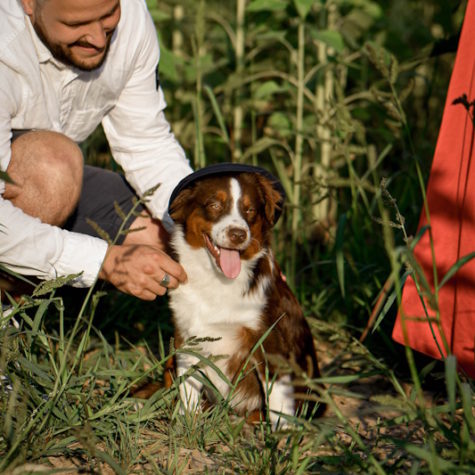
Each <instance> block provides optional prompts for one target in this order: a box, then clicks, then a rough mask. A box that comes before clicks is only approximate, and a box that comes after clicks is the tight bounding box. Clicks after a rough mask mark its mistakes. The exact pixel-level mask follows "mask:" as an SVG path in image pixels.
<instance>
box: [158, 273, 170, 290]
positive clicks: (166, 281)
mask: <svg viewBox="0 0 475 475" xmlns="http://www.w3.org/2000/svg"><path fill="white" fill-rule="evenodd" d="M160 285H161V286H162V287H165V288H168V286H169V285H170V276H169V275H168V274H167V273H165V275H164V276H163V277H162V280H161V281H160Z"/></svg>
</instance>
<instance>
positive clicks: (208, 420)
mask: <svg viewBox="0 0 475 475" xmlns="http://www.w3.org/2000/svg"><path fill="white" fill-rule="evenodd" d="M148 5H149V9H150V11H151V13H152V15H153V17H154V19H155V21H156V23H157V26H158V33H159V36H160V40H161V62H160V77H161V82H162V85H163V87H164V90H165V93H166V96H167V101H168V104H169V108H168V118H169V120H170V122H171V123H172V125H173V128H174V131H175V133H176V135H177V136H178V138H179V140H180V142H181V143H182V144H183V145H184V146H185V148H186V150H187V153H188V156H189V157H190V160H191V162H192V163H193V165H194V166H195V167H201V166H204V165H206V164H209V163H215V162H219V161H224V160H233V161H240V162H247V163H254V164H259V165H261V166H265V167H268V168H269V169H271V170H272V171H274V172H275V173H276V174H277V175H278V176H279V177H280V178H281V180H282V182H283V184H284V187H285V189H286V192H287V195H288V201H287V205H286V208H285V210H284V214H283V218H282V219H281V221H280V223H279V226H278V228H277V229H276V233H275V237H276V239H275V247H276V251H277V254H278V257H279V260H280V262H281V263H282V265H283V268H284V269H285V273H286V275H287V278H288V281H289V283H290V284H291V285H292V287H293V288H294V289H295V291H296V293H297V295H298V297H299V300H300V301H301V303H302V305H303V307H304V310H305V312H306V314H307V316H308V317H309V322H310V324H311V327H312V330H313V332H314V334H315V336H316V339H317V342H318V345H317V348H318V351H319V355H320V357H321V359H323V363H322V369H323V377H322V378H321V379H320V380H318V381H316V380H306V381H305V383H306V384H307V385H308V386H309V387H312V388H314V389H315V390H316V391H317V392H320V398H321V399H322V400H324V401H325V402H326V403H327V404H328V406H329V408H330V409H329V412H328V414H327V416H326V417H324V418H322V419H319V420H314V421H304V420H299V419H295V420H293V421H292V425H291V427H290V428H289V429H287V430H283V431H277V432H273V431H272V430H271V428H270V426H269V425H268V424H261V425H257V426H250V425H248V424H246V423H245V421H244V420H243V419H241V418H239V417H236V416H235V415H234V414H233V412H232V408H231V407H230V404H229V401H228V400H225V399H218V403H217V404H216V405H215V406H214V407H212V408H211V409H210V410H208V411H205V412H203V413H196V414H185V415H183V414H181V412H180V411H179V404H178V401H177V390H176V387H172V388H170V389H165V388H159V389H158V391H157V392H156V393H155V394H154V395H153V396H152V397H151V398H150V399H148V400H146V401H144V400H139V399H138V398H136V397H134V396H133V394H134V391H135V390H136V389H137V388H138V387H140V386H141V385H142V384H144V383H146V382H157V381H158V382H160V381H162V379H163V373H164V365H165V362H166V361H167V359H168V358H169V356H170V355H173V353H174V351H175V350H174V347H173V339H172V329H171V325H170V319H169V313H168V309H167V305H166V299H161V300H160V301H159V302H156V303H145V302H138V301H137V300H134V299H132V298H129V297H127V296H124V295H120V294H118V293H116V292H115V291H113V290H112V289H109V288H100V287H94V288H93V289H91V290H90V291H89V292H80V291H77V290H72V289H68V288H67V286H65V284H67V281H65V280H64V279H60V280H57V281H54V282H50V283H47V284H43V285H42V286H40V287H38V288H37V289H36V290H35V292H34V293H33V294H32V295H29V296H26V297H25V298H24V300H23V301H22V302H21V303H17V302H14V301H11V302H10V303H11V310H10V313H8V314H6V313H2V315H1V317H0V374H1V375H3V376H4V377H7V378H8V382H7V381H6V380H4V383H3V384H2V390H0V472H6V473H30V472H32V471H33V470H39V469H43V470H49V471H50V472H51V473H54V470H55V469H57V470H58V471H59V473H64V472H66V471H68V470H69V473H76V472H80V471H81V473H111V472H113V473H119V474H121V473H124V474H129V473H190V472H191V473H264V474H267V473H269V474H271V473H296V474H297V473H298V474H300V473H388V474H390V473H394V474H396V473H397V474H417V473H431V474H446V473H447V474H470V473H475V470H474V467H475V419H474V401H475V399H474V385H473V381H470V380H468V379H466V378H464V377H463V376H461V375H458V374H457V373H456V370H455V366H456V365H455V361H454V358H453V357H452V356H449V357H448V358H446V359H445V361H443V362H442V363H438V362H433V361H426V360H423V359H421V358H419V357H418V356H417V355H415V354H413V353H412V351H411V350H409V349H407V350H403V349H401V348H398V347H396V346H395V345H394V344H393V343H392V342H391V340H390V338H389V334H390V330H391V326H392V319H393V316H394V307H395V305H394V304H395V303H397V302H398V299H399V297H400V291H401V281H402V277H403V275H404V272H405V270H406V268H407V267H406V265H407V263H412V262H413V259H412V251H411V245H412V244H411V243H413V242H414V241H413V240H411V238H410V237H411V235H413V234H415V230H416V224H417V220H418V216H419V213H420V210H421V209H422V207H423V206H424V182H425V180H426V178H427V173H428V169H429V165H430V158H431V156H432V151H433V147H434V145H435V140H436V136H437V129H438V124H439V122H440V114H441V111H442V105H443V102H444V96H445V91H446V87H447V82H448V79H449V72H450V65H451V61H452V60H453V54H436V55H433V54H432V53H431V51H432V52H433V51H437V48H439V49H438V50H439V51H440V46H442V48H443V47H444V45H446V44H447V43H444V42H442V41H441V40H444V39H447V38H449V37H450V36H451V35H453V34H455V33H456V32H457V29H458V27H459V26H460V22H461V16H462V13H463V4H461V5H459V8H458V9H456V8H454V6H453V5H452V2H435V1H428V2H417V1H415V0H414V1H402V0H396V1H394V2H388V3H381V2H373V1H370V0H348V1H336V0H335V1H333V0H327V1H319V2H316V1H309V0H252V1H241V0H236V2H230V3H229V4H224V3H223V2H217V1H215V0H199V1H195V0H182V1H174V0H160V2H155V0H149V1H148ZM434 46H437V48H435V49H434ZM414 51H416V52H417V53H416V54H414ZM84 152H85V155H86V156H87V159H88V161H89V162H90V163H100V164H108V163H110V160H109V156H108V153H107V146H106V144H105V141H104V138H103V135H102V133H101V131H100V130H98V131H96V133H95V134H94V136H93V137H92V138H91V140H90V142H89V143H87V144H85V146H84ZM107 166H112V165H107ZM105 237H106V238H108V237H107V236H105ZM416 239H417V237H416ZM461 264H462V263H458V264H457V265H461ZM416 270H417V269H416ZM454 270H456V268H454ZM388 277H390V281H389V282H390V283H392V287H391V288H390V287H389V285H388V286H387V289H389V292H388V295H389V297H388V300H387V301H386V302H385V303H384V305H383V306H382V307H381V312H380V313H379V315H378V316H377V318H376V322H375V324H374V326H373V327H372V329H371V333H370V334H369V337H368V338H367V339H366V340H365V344H362V343H360V342H359V337H360V334H361V331H362V329H363V328H364V327H365V325H366V323H367V319H368V318H369V316H370V314H371V311H372V309H373V306H374V303H375V301H376V298H377V296H378V294H379V292H380V291H381V289H382V288H383V285H384V283H385V282H386V280H387V279H388ZM442 284H443V281H441V282H440V285H442ZM4 297H6V298H8V296H4ZM14 322H17V323H18V325H15V324H14ZM190 344H192V345H191V346H190V347H189V348H188V349H187V350H186V351H195V350H196V345H199V342H190ZM193 344H194V345H195V346H193ZM203 363H207V364H211V365H212V364H213V362H212V361H209V362H206V361H204V362H203ZM205 383H206V381H205ZM322 383H323V384H324V385H325V389H324V390H323V391H322V390H321V384H322ZM7 386H8V387H7ZM212 389H213V388H210V390H212Z"/></svg>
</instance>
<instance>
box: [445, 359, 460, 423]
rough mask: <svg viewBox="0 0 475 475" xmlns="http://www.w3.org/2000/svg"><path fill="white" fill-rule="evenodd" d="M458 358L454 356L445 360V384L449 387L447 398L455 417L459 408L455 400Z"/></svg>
mask: <svg viewBox="0 0 475 475" xmlns="http://www.w3.org/2000/svg"><path fill="white" fill-rule="evenodd" d="M456 376H457V358H455V356H454V355H449V356H447V358H445V384H446V386H447V396H448V400H449V407H450V412H451V413H452V415H455V409H456V408H457V404H456V400H455V396H456V394H455V385H456V381H457V377H456Z"/></svg>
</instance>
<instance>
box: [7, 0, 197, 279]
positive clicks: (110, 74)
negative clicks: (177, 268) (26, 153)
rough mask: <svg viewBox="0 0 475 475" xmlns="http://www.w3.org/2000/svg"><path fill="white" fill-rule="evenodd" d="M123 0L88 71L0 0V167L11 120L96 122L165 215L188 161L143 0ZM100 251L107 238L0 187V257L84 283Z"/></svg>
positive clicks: (131, 177)
mask: <svg viewBox="0 0 475 475" xmlns="http://www.w3.org/2000/svg"><path fill="white" fill-rule="evenodd" d="M121 8H122V15H121V19H120V22H119V24H118V27H117V30H116V31H115V33H114V35H113V38H112V41H111V45H110V50H109V53H108V56H107V58H106V61H105V62H104V64H103V65H102V66H101V67H100V68H99V69H97V70H95V71H91V72H85V71H80V70H78V69H76V68H72V67H69V66H65V65H64V64H62V63H60V62H59V61H57V60H55V59H54V58H53V57H52V55H51V52H50V51H49V50H48V49H47V48H46V47H45V45H44V44H43V43H42V42H41V40H40V39H39V38H38V37H37V35H36V33H35V31H34V29H33V27H32V25H31V22H30V20H29V18H28V17H27V16H26V15H25V14H24V12H23V10H22V8H21V6H20V1H19V0H1V3H0V169H1V170H3V171H5V170H6V169H7V166H8V164H9V161H10V156H11V137H12V130H14V129H20V130H21V129H44V130H53V131H57V132H61V133H63V134H65V135H66V136H68V137H69V138H71V139H72V140H74V141H76V142H81V141H83V140H85V139H86V138H87V137H88V136H89V135H90V134H91V133H92V132H93V131H94V130H95V128H96V126H97V125H98V124H99V123H100V122H102V125H103V128H104V131H105V134H106V137H107V140H108V142H109V145H110V148H111V151H112V155H113V157H114V159H115V160H116V161H117V162H118V163H119V164H120V166H121V167H122V169H123V170H124V172H125V175H126V178H127V180H128V182H129V183H130V184H131V185H132V186H133V187H134V188H135V190H136V191H137V193H138V194H139V195H142V194H143V193H144V192H145V191H147V190H149V189H151V188H152V187H154V186H155V185H157V184H160V186H159V188H158V189H157V191H156V192H155V193H154V195H153V197H152V198H151V199H150V201H149V202H148V203H147V207H148V209H149V210H150V211H151V213H152V215H153V216H154V217H156V218H160V219H162V218H163V217H164V215H165V213H166V210H167V203H168V199H169V197H170V194H171V192H172V190H173V188H174V187H175V185H176V184H177V183H178V181H179V180H180V179H181V178H183V177H184V176H185V175H187V174H189V173H190V172H191V169H190V166H189V163H188V160H187V159H186V157H185V154H184V152H183V149H182V148H181V146H180V145H179V144H178V142H177V141H176V139H175V137H174V135H173V134H172V132H171V131H170V126H169V123H168V122H167V120H166V119H165V116H164V112H163V111H164V109H165V106H166V104H165V100H164V97H163V92H162V90H161V88H160V87H159V86H158V87H157V80H156V68H157V62H158V57H159V48H158V41H157V35H156V31H155V27H154V25H153V22H152V19H151V17H150V15H149V12H148V11H147V7H146V4H145V2H144V0H122V1H121ZM4 189H5V184H4V183H3V182H1V181H0V193H3V191H4ZM106 250H107V243H106V242H105V241H103V240H101V239H99V238H94V237H91V236H86V235H82V234H77V233H72V232H68V231H66V230H63V229H60V228H58V227H54V226H49V225H47V224H44V223H42V222H40V221H39V220H38V219H35V218H32V217H30V216H28V215H26V214H25V213H23V212H22V211H21V210H20V209H18V208H16V207H14V206H13V205H12V203H11V202H9V201H8V200H5V199H3V198H2V197H1V195H0V263H2V264H4V265H6V266H7V267H9V268H10V269H13V270H15V271H17V272H19V273H21V274H24V275H34V276H37V277H39V278H41V279H52V278H55V277H58V276H64V275H68V274H75V273H79V272H82V275H81V277H80V278H78V279H77V280H76V282H75V285H77V286H90V285H91V284H92V283H93V282H94V280H95V278H96V276H97V274H98V272H99V269H100V266H101V264H102V261H103V259H104V256H105V252H106Z"/></svg>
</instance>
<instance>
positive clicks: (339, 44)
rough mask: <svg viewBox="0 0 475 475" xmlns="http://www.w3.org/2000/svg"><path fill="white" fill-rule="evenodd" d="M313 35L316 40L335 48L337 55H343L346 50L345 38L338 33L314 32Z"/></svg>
mask: <svg viewBox="0 0 475 475" xmlns="http://www.w3.org/2000/svg"><path fill="white" fill-rule="evenodd" d="M311 35H312V38H313V39H314V40H317V41H320V42H322V43H324V44H326V45H327V46H328V47H330V48H333V49H334V50H335V51H336V52H337V53H341V52H342V51H343V50H344V48H345V42H344V41H343V36H341V34H340V33H339V32H338V31H334V30H316V31H312V32H311Z"/></svg>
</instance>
